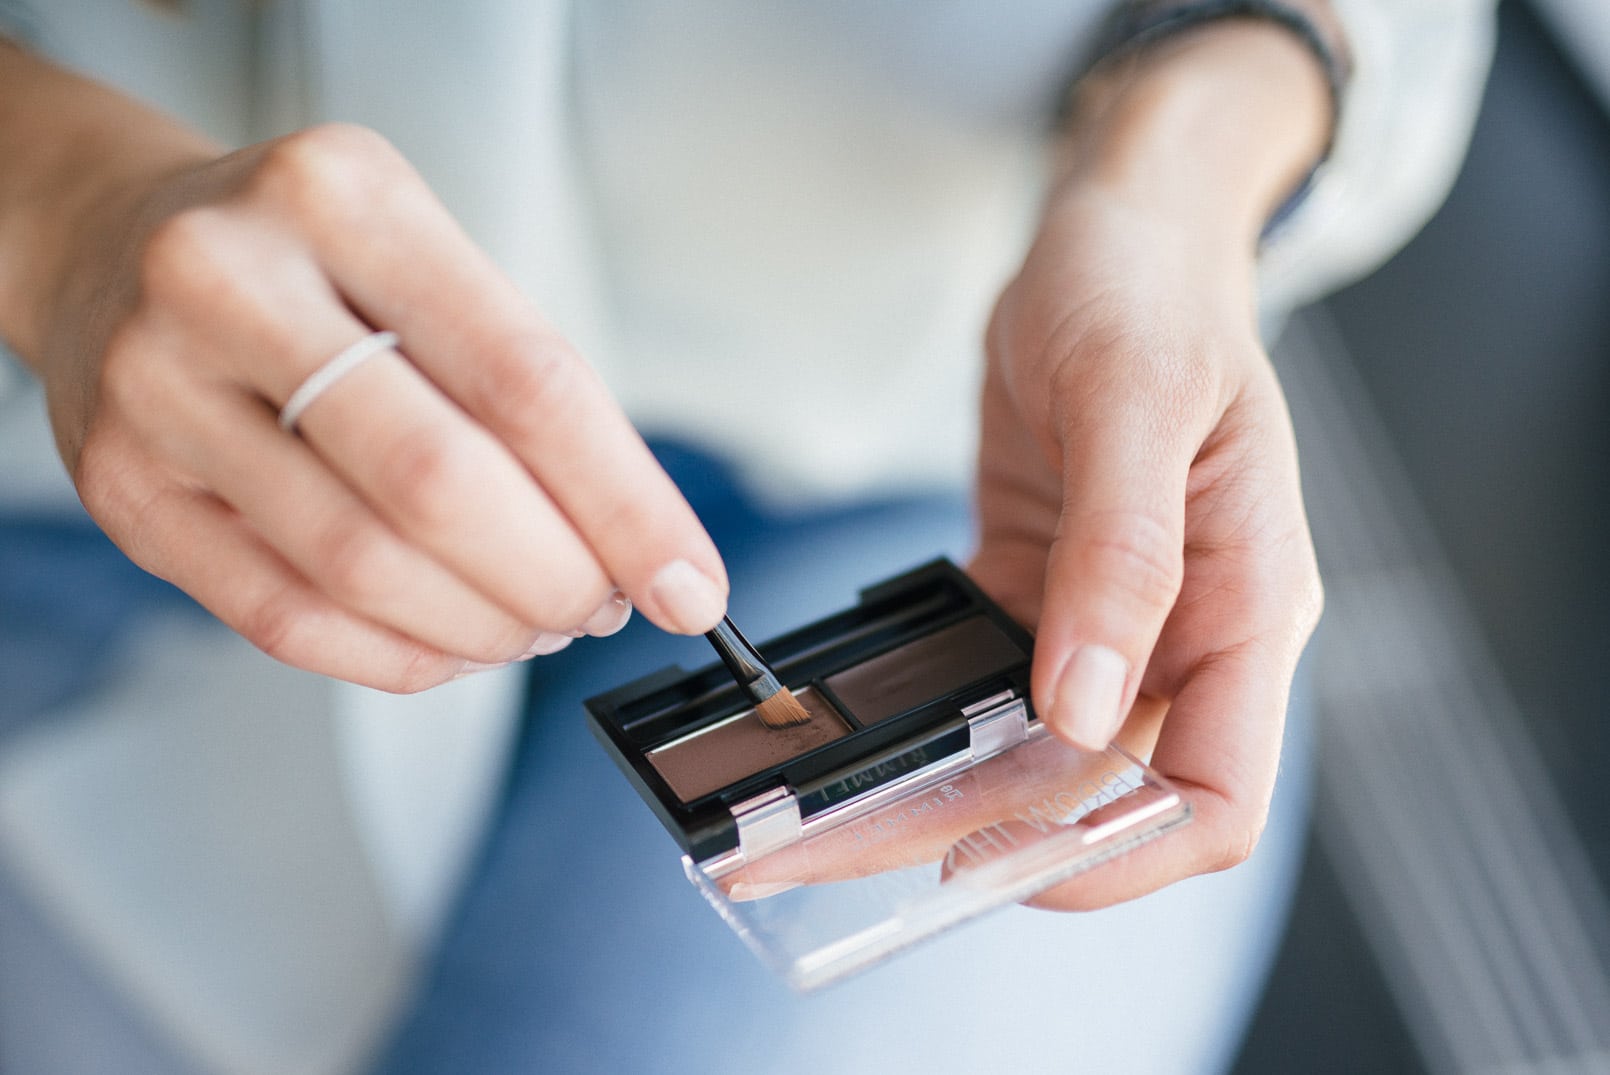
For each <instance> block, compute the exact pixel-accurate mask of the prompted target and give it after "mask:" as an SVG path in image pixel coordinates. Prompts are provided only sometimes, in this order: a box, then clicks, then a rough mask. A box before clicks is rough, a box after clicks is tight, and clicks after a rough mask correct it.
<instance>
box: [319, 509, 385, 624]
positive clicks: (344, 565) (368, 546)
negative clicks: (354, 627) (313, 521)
mask: <svg viewBox="0 0 1610 1075" xmlns="http://www.w3.org/2000/svg"><path fill="white" fill-rule="evenodd" d="M388 550H389V542H388V541H387V540H386V538H385V537H384V536H383V535H382V534H381V533H380V531H379V530H378V529H377V528H376V527H374V526H372V525H369V524H367V523H361V522H360V523H353V522H340V523H336V524H333V525H330V526H328V527H326V528H325V529H324V531H323V532H322V533H320V534H319V535H318V536H317V537H316V538H315V539H314V548H313V557H314V562H315V563H317V564H318V565H319V572H320V576H321V578H320V582H321V585H322V586H323V588H324V589H325V591H326V592H327V593H329V594H330V596H331V597H334V598H335V599H336V600H338V601H341V602H344V603H345V604H348V605H351V606H356V607H359V608H367V607H370V606H371V605H373V604H374V603H375V602H376V601H378V600H380V599H381V598H382V597H384V596H385V595H386V593H387V592H388V589H389V588H388V585H387V579H388V578H389V574H390V573H389V572H388V571H387V567H388V565H389V561H390V560H391V557H390V556H388V555H387V553H388Z"/></svg>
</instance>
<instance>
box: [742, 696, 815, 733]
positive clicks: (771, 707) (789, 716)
mask: <svg viewBox="0 0 1610 1075" xmlns="http://www.w3.org/2000/svg"><path fill="white" fill-rule="evenodd" d="M755 712H757V713H759V714H760V723H762V724H764V725H765V726H766V727H768V728H791V727H793V726H794V725H796V724H804V723H805V722H806V721H808V720H810V719H811V713H810V710H808V709H806V708H805V707H804V706H803V705H801V704H800V701H799V699H798V698H795V697H794V692H793V691H791V690H789V689H788V688H787V687H784V688H783V689H782V690H780V691H778V692H777V693H776V694H774V695H772V696H771V697H770V698H767V699H766V700H765V701H764V702H761V703H760V704H759V705H758V706H756V707H755Z"/></svg>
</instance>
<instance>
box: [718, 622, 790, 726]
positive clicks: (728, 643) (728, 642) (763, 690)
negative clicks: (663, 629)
mask: <svg viewBox="0 0 1610 1075" xmlns="http://www.w3.org/2000/svg"><path fill="white" fill-rule="evenodd" d="M704 637H706V638H708V639H709V640H710V644H711V645H712V646H714V647H715V648H716V652H717V653H719V654H721V660H722V662H723V663H724V664H726V666H727V670H728V671H729V672H731V673H732V678H733V679H736V680H737V681H738V686H740V687H742V688H743V692H744V694H746V695H748V696H749V700H750V701H751V702H754V703H755V712H756V713H758V714H760V723H762V724H764V725H765V726H766V727H768V728H787V727H789V726H791V725H794V724H804V723H805V722H806V721H808V720H810V719H811V715H810V713H809V712H808V711H807V710H806V709H805V707H804V706H802V705H800V704H799V699H798V698H795V697H794V692H793V691H791V690H789V689H788V688H787V687H785V686H783V681H782V680H780V679H778V678H777V673H776V672H773V671H772V670H771V666H770V665H768V664H767V663H766V661H765V659H764V658H763V657H761V655H760V651H759V650H757V649H755V647H754V646H751V645H750V644H749V640H748V639H747V638H745V637H744V636H743V634H742V633H740V632H739V630H738V628H737V627H736V626H735V625H734V624H733V622H732V620H731V619H730V618H728V617H725V616H723V617H722V619H721V622H720V623H719V624H717V625H716V628H715V630H713V631H709V632H707V633H706V634H705V636H704Z"/></svg>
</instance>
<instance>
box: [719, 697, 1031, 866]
mask: <svg viewBox="0 0 1610 1075" xmlns="http://www.w3.org/2000/svg"><path fill="white" fill-rule="evenodd" d="M962 715H963V716H964V717H966V718H967V734H968V747H969V749H968V750H967V752H966V753H965V754H957V755H955V756H953V757H950V758H942V759H940V760H939V761H936V762H934V763H933V764H932V765H927V766H924V767H923V768H921V769H919V770H917V771H915V772H912V773H910V774H908V775H907V776H906V777H905V778H904V779H901V780H897V781H894V782H893V783H890V784H884V785H882V786H881V787H878V788H876V789H875V790H873V791H870V792H868V793H867V794H866V795H865V796H862V797H860V798H859V799H857V800H856V801H854V802H851V803H841V804H840V805H839V806H837V807H835V808H834V809H832V810H830V811H828V814H829V815H831V817H828V816H818V817H813V818H812V819H811V827H812V828H813V829H815V828H816V827H817V826H818V824H819V823H828V822H830V821H831V822H843V821H845V820H848V819H849V818H851V817H856V816H860V815H862V814H865V813H868V812H870V811H872V810H875V809H877V808H878V807H880V806H882V805H883V804H885V803H887V802H889V801H890V800H892V799H895V798H898V797H899V796H900V795H901V794H902V793H904V792H905V790H906V789H908V788H910V787H912V786H913V785H915V784H917V783H921V782H926V781H929V780H931V779H933V778H934V777H936V776H939V775H942V774H944V773H948V772H951V771H953V770H956V769H960V768H963V767H965V766H967V765H971V764H972V763H974V762H977V761H981V760H983V759H984V758H988V757H992V756H994V755H996V754H999V753H1001V752H1002V751H1003V750H1010V749H1011V748H1012V747H1014V746H1016V745H1017V744H1019V743H1021V742H1023V740H1025V739H1027V738H1028V731H1029V713H1028V706H1027V705H1026V704H1025V703H1024V701H1023V699H1022V698H1019V697H1018V695H1017V692H1016V691H1011V690H1006V691H1002V692H1001V693H999V694H993V695H991V696H990V697H988V698H985V699H984V700H983V701H980V702H975V703H974V704H972V705H970V706H967V707H966V708H965V709H963V710H962ZM732 820H733V822H734V823H735V824H736V825H737V826H738V848H739V850H740V851H741V853H742V854H743V857H744V858H745V859H746V860H747V861H750V862H753V861H754V860H755V859H757V858H760V857H761V856H763V855H768V854H770V853H771V852H773V851H776V850H777V849H778V848H781V847H787V846H788V845H789V844H791V843H794V842H796V841H798V840H799V839H800V838H801V837H802V836H804V835H805V823H804V821H803V820H802V819H801V817H800V812H799V800H798V799H797V798H796V797H795V795H794V792H793V791H792V790H790V789H789V788H788V787H786V786H784V787H776V788H772V789H771V790H769V791H763V792H761V793H760V794H759V795H756V796H753V797H752V798H748V799H745V800H744V801H743V802H740V803H734V804H733V807H732Z"/></svg>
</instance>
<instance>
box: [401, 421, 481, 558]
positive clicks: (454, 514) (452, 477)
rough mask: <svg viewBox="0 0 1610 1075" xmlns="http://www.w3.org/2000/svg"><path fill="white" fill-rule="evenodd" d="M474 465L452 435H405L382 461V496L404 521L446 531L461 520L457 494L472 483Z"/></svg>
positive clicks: (432, 433)
mask: <svg viewBox="0 0 1610 1075" xmlns="http://www.w3.org/2000/svg"><path fill="white" fill-rule="evenodd" d="M475 470H476V468H475V467H474V466H473V465H472V460H470V459H469V453H468V452H467V451H466V450H465V449H464V448H463V447H462V446H461V445H460V444H459V443H458V442H457V440H456V439H454V438H449V437H446V436H443V435H441V434H439V433H434V432H421V433H416V434H414V435H412V436H404V437H402V438H401V439H400V440H399V441H398V442H397V443H396V444H395V445H393V447H392V448H391V450H390V451H388V452H386V453H384V455H383V458H382V460H381V463H380V474H379V482H380V492H381V496H382V497H384V498H385V500H386V501H388V502H389V503H391V504H392V505H394V506H395V508H396V510H397V511H399V512H401V513H402V516H403V518H404V520H406V524H407V525H408V526H410V527H413V528H419V527H422V528H424V529H425V530H426V531H428V532H430V533H442V532H446V531H449V530H451V529H452V528H453V527H454V526H455V525H456V524H457V523H458V521H459V509H460V506H461V502H460V493H461V491H462V490H463V489H466V488H470V487H472V484H471V483H472V482H473V480H474V478H475Z"/></svg>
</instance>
